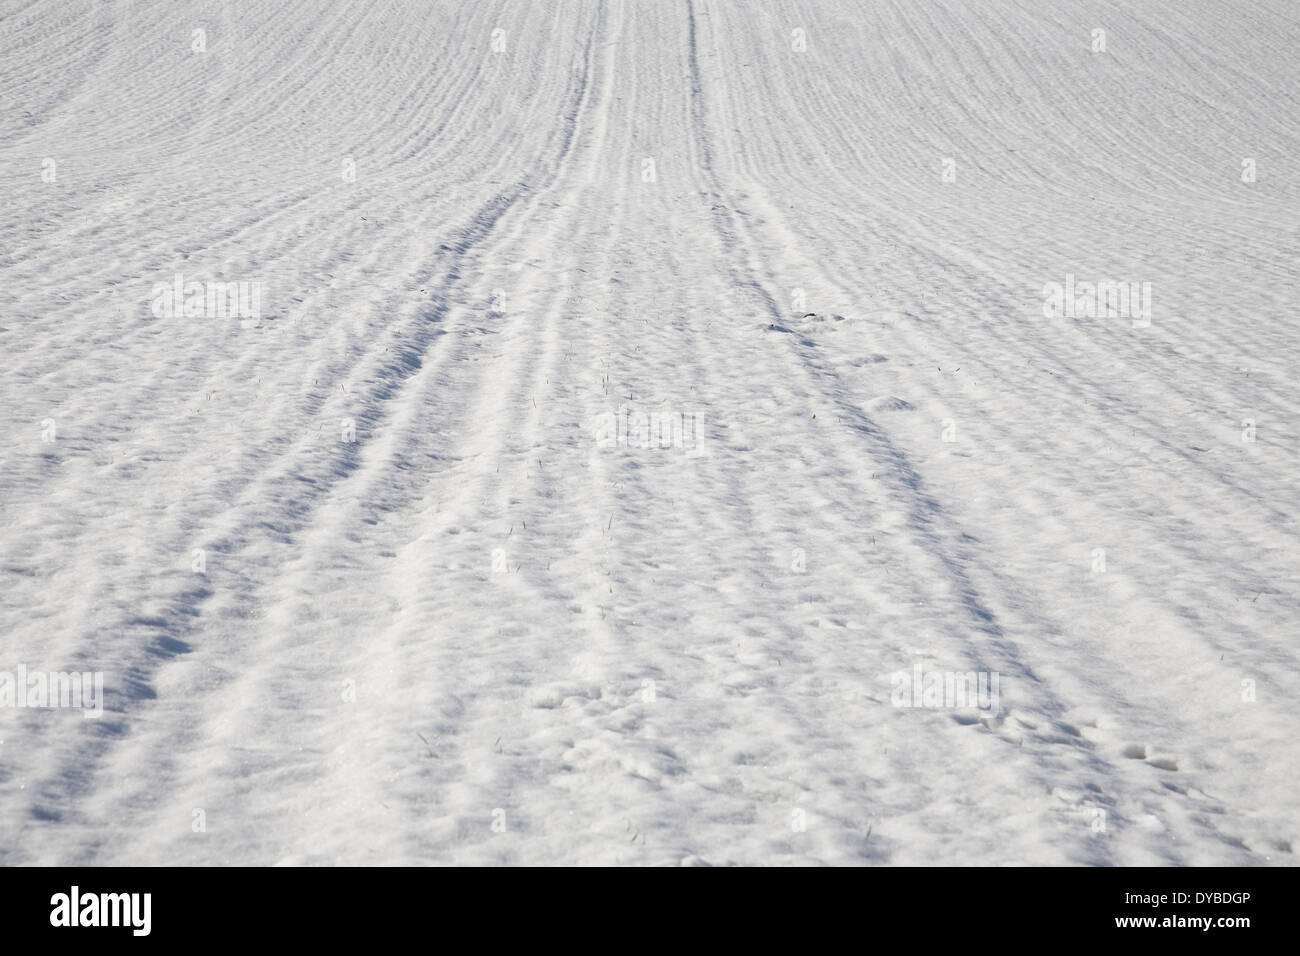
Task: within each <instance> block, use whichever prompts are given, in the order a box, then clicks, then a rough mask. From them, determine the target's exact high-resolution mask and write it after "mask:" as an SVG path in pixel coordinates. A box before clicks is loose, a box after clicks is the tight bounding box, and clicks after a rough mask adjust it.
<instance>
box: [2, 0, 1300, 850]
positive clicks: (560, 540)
mask: <svg viewBox="0 0 1300 956" xmlns="http://www.w3.org/2000/svg"><path fill="white" fill-rule="evenodd" d="M1099 31H1100V32H1099ZM1298 45H1300V8H1297V7H1296V5H1295V4H1294V3H1292V2H1290V0H1239V2H1235V3H1231V4H1226V3H1220V2H1210V0H1143V2H1141V3H1137V2H1128V0H1069V2H1067V0H978V2H973V0H880V2H848V0H845V2H838V3H837V2H830V0H767V2H763V3H741V2H738V0H737V2H725V0H641V2H632V0H625V2H619V0H601V2H597V0H529V2H525V0H475V2H461V0H454V2H453V0H436V2H429V0H424V2H415V0H412V2H367V3H356V2H331V3H324V2H321V3H308V4H295V3H279V2H272V0H245V2H241V3H223V2H216V0H212V2H175V0H116V2H89V0H79V2H73V0H26V2H24V0H7V2H5V3H4V6H3V10H0V91H2V96H3V100H2V101H0V197H2V199H3V214H2V215H0V371H2V373H3V374H2V377H0V421H2V422H3V426H2V427H3V429H4V441H3V442H2V443H0V863H4V864H25V863H39V864H50V863H72V864H108V863H112V864H153V863H183V864H230V863H254V864H271V863H287V864H317V863H348V864H379V863H457V864H485V863H520V864H525V863H526V864H540V863H545V864H574V863H590V864H677V863H688V864H701V863H707V864H727V863H738V864H805V863H832V864H850V863H871V864H1004V863H1034V864H1119V865H1129V864H1145V863H1155V864H1234V865H1236V864H1246V865H1251V864H1291V863H1293V862H1294V859H1295V858H1294V855H1293V854H1294V850H1295V844H1296V841H1297V839H1298V838H1300V809H1298V807H1300V798H1298V797H1297V789H1298V787H1300V744H1298V743H1297V740H1298V738H1300V719H1298V718H1297V716H1296V714H1297V707H1296V697H1295V693H1296V691H1295V688H1296V685H1297V679H1298V677H1300V643H1298V638H1300V635H1298V634H1297V625H1298V624H1300V599H1298V598H1297V590H1296V589H1297V583H1298V578H1300V528H1298V527H1297V522H1296V515H1295V508H1296V505H1297V503H1298V501H1300V494H1298V493H1297V483H1298V476H1297V472H1298V470H1300V467H1298V466H1300V455H1298V454H1297V441H1298V440H1300V394H1298V393H1297V388H1296V384H1295V383H1296V374H1297V373H1296V367H1297V363H1298V362H1300V348H1298V347H1297V336H1296V328H1297V312H1296V309H1297V301H1300V266H1298V262H1300V259H1298V256H1300V166H1298V159H1297V158H1298V157H1300V68H1298V67H1297V65H1296V60H1295V50H1296V48H1297V46H1298ZM1099 280H1101V281H1112V282H1115V283H1122V286H1115V287H1113V288H1112V289H1111V292H1112V294H1113V297H1112V299H1111V301H1110V305H1111V306H1112V307H1113V308H1112V310H1111V312H1110V313H1109V314H1108V312H1107V310H1106V308H1105V306H1106V302H1105V298H1104V296H1103V297H1102V302H1101V306H1100V308H1090V307H1089V305H1090V297H1089V292H1088V289H1089V287H1088V286H1087V285H1086V283H1094V284H1095V283H1097V282H1098V281H1099ZM227 283H231V284H239V285H237V286H236V287H235V288H232V289H229V290H228V289H227V288H226V285H225V284H227ZM1053 284H1055V285H1056V286H1057V287H1059V288H1056V287H1054V285H1053ZM1121 290H1122V291H1123V292H1124V293H1125V296H1124V298H1123V300H1121V298H1120V296H1119V294H1118V293H1119V291H1121ZM228 291H229V292H237V293H238V294H237V295H235V296H234V297H233V300H232V301H231V302H227V301H226V299H225V293H226V292H228ZM178 293H179V294H178ZM224 305H232V306H242V309H241V308H236V309H234V312H235V314H233V315H232V314H229V313H230V311H231V310H230V309H225V310H223V309H222V308H221V307H222V306H224ZM53 672H65V673H72V672H77V673H82V672H84V673H86V674H89V675H92V676H91V677H89V678H87V679H86V681H85V682H84V684H83V685H81V686H80V690H82V691H84V693H83V694H82V696H81V697H78V696H77V694H76V693H75V691H77V690H78V687H77V686H72V688H71V692H68V693H64V695H63V696H64V697H65V698H66V699H65V700H62V701H57V702H58V703H60V704H63V705H65V706H59V707H54V706H41V705H42V704H52V703H54V701H49V700H46V699H45V698H44V697H42V696H41V691H42V690H43V689H47V687H48V679H49V675H50V674H52V673H53ZM94 675H99V676H100V677H101V678H102V699H101V698H99V697H97V696H96V694H95V693H94V687H95V677H94ZM953 675H957V676H956V677H955V678H954V677H953ZM968 676H969V677H971V678H974V682H975V687H976V688H978V690H979V691H980V693H978V694H976V695H975V697H976V699H975V700H969V699H966V700H963V699H961V698H962V695H961V693H960V692H961V690H962V689H963V682H964V681H965V679H966V678H967V677H968ZM54 682H55V684H56V691H55V694H54V697H55V698H56V699H57V698H58V697H59V696H60V691H68V688H69V686H70V685H68V684H65V685H64V686H63V687H62V688H59V687H58V686H57V684H58V681H57V679H55V680H54ZM914 683H915V685H916V688H917V690H918V691H920V693H917V694H916V695H915V696H914V695H913V693H912V691H913V684H914ZM78 703H80V707H78V706H77V704H78ZM101 705H102V709H103V713H102V715H100V716H98V717H92V718H90V719H87V716H86V715H85V714H83V713H82V710H85V709H93V708H94V707H96V706H101ZM976 705H978V706H976Z"/></svg>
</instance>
